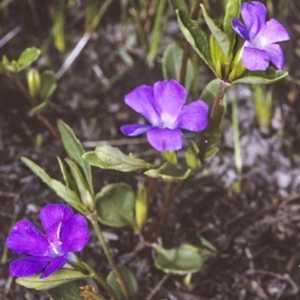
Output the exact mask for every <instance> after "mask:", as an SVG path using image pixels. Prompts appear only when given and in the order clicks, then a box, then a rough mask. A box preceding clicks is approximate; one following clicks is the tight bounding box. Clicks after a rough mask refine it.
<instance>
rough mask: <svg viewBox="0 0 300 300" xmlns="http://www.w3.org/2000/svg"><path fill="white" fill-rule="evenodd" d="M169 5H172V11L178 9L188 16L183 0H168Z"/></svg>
mask: <svg viewBox="0 0 300 300" xmlns="http://www.w3.org/2000/svg"><path fill="white" fill-rule="evenodd" d="M170 3H171V5H172V8H173V9H174V11H175V10H176V9H178V10H180V11H182V12H184V13H185V14H187V15H188V14H189V8H188V6H187V5H186V3H185V1H184V0H170Z"/></svg>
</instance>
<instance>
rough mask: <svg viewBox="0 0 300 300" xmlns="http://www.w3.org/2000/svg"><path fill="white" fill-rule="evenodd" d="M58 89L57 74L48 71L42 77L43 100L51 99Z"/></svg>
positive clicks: (41, 92)
mask: <svg viewBox="0 0 300 300" xmlns="http://www.w3.org/2000/svg"><path fill="white" fill-rule="evenodd" d="M56 87H57V79H56V76H55V73H54V72H53V71H51V70H46V71H45V72H43V73H42V75H41V90H40V95H41V98H42V99H49V98H50V97H51V96H52V94H53V93H54V91H55V90H56Z"/></svg>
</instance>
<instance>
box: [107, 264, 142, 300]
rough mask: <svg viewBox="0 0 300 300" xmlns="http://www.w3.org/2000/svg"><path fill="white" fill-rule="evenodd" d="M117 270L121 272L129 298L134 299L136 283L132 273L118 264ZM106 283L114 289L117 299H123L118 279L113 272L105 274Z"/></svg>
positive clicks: (136, 294)
mask: <svg viewBox="0 0 300 300" xmlns="http://www.w3.org/2000/svg"><path fill="white" fill-rule="evenodd" d="M118 269H119V272H120V273H121V276H122V278H123V279H124V281H125V285H126V287H127V289H128V292H129V295H130V299H131V300H136V299H137V296H138V284H137V281H136V278H135V276H134V275H133V273H132V272H131V271H130V270H128V269H127V268H126V267H124V266H121V265H118ZM107 283H108V284H109V285H110V287H111V288H112V289H113V290H114V292H115V293H116V295H117V296H118V300H125V298H124V296H123V293H122V290H121V288H120V285H119V283H118V279H117V278H116V275H115V272H114V271H111V272H110V273H109V274H108V276H107Z"/></svg>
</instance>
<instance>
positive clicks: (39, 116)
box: [7, 75, 61, 142]
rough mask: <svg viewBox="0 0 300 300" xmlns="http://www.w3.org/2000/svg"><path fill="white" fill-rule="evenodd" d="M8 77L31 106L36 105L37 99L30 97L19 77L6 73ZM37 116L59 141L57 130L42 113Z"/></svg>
mask: <svg viewBox="0 0 300 300" xmlns="http://www.w3.org/2000/svg"><path fill="white" fill-rule="evenodd" d="M7 76H8V78H9V79H11V80H12V81H13V82H14V83H15V84H16V85H17V86H18V88H19V89H20V90H21V92H22V93H23V94H24V96H25V97H26V98H27V99H28V101H29V103H30V105H31V106H33V107H34V106H36V105H37V104H38V101H37V99H36V98H34V97H32V96H31V95H30V94H29V93H28V91H27V89H26V88H25V86H24V85H23V83H22V82H21V81H20V80H19V78H18V77H17V76H13V75H7ZM37 118H38V119H39V120H40V121H42V123H44V125H45V126H46V127H47V128H48V129H49V131H50V132H51V133H52V135H53V136H54V137H55V138H56V139H57V140H58V141H59V142H61V138H60V135H59V134H58V132H57V130H56V129H55V128H54V127H53V126H52V125H51V123H50V122H49V120H48V119H47V118H46V117H45V116H44V115H43V114H41V113H40V114H38V115H37Z"/></svg>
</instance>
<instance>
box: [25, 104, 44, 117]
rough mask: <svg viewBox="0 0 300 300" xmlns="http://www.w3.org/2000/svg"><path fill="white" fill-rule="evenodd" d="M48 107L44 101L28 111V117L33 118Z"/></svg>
mask: <svg viewBox="0 0 300 300" xmlns="http://www.w3.org/2000/svg"><path fill="white" fill-rule="evenodd" d="M47 106H48V102H47V101H44V102H42V103H40V104H38V105H36V106H35V107H33V108H32V109H31V110H30V111H29V115H30V116H34V115H37V114H39V113H41V112H42V111H43V110H44V109H45V108H46V107H47Z"/></svg>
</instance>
